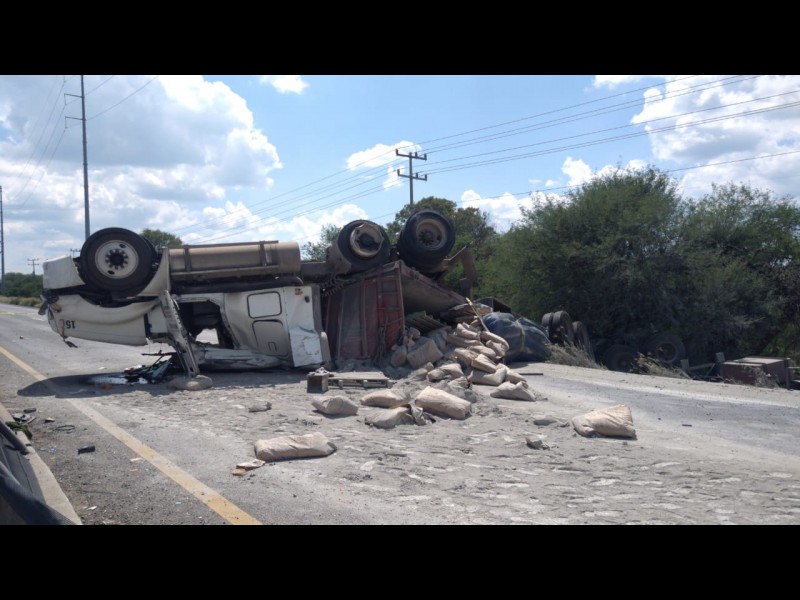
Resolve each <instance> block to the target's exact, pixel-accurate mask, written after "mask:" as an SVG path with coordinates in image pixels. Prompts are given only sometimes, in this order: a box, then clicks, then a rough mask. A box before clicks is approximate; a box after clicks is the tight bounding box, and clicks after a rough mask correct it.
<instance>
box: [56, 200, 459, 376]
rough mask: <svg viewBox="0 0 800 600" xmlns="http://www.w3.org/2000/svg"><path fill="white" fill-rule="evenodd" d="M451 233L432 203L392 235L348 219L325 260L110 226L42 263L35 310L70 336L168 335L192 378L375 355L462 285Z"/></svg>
mask: <svg viewBox="0 0 800 600" xmlns="http://www.w3.org/2000/svg"><path fill="white" fill-rule="evenodd" d="M454 240H455V232H454V230H453V225H452V223H450V221H449V220H448V219H447V218H445V217H444V216H443V215H441V214H439V213H437V212H435V211H420V212H418V213H416V214H414V215H412V216H411V217H410V218H409V220H408V221H407V222H406V224H405V225H404V227H403V229H402V230H401V232H400V234H399V236H398V241H397V244H396V245H391V244H390V241H389V238H388V236H387V234H386V231H385V230H384V229H383V228H382V227H380V226H379V225H377V224H375V223H373V222H371V221H364V220H359V221H353V222H351V223H348V224H347V225H345V226H344V227H343V228H342V230H341V232H340V234H339V236H338V237H337V239H336V241H335V242H334V243H333V244H331V246H330V247H329V248H328V250H327V255H326V258H325V260H324V261H308V260H301V255H300V248H299V245H298V244H297V242H278V241H259V242H252V243H231V244H213V245H185V246H183V247H180V248H166V247H162V248H156V247H154V246H153V245H152V244H151V243H150V242H149V241H148V240H146V239H145V238H143V237H142V236H140V235H138V234H136V233H134V232H132V231H129V230H127V229H122V228H107V229H102V230H100V231H97V232H96V233H94V234H92V235H91V236H90V237H89V238H88V239H87V240H86V242H85V243H84V244H83V246H82V248H81V252H80V255H79V256H77V257H74V258H73V257H71V256H62V257H59V258H54V259H51V260H47V261H45V262H44V263H43V268H44V276H43V287H44V291H43V294H42V300H43V304H42V307H41V309H40V314H46V315H47V319H48V322H49V324H50V327H51V328H52V329H53V331H55V332H56V333H57V334H58V335H60V336H61V337H62V338H63V339H64V341H65V342H67V343H68V344H69V345H74V344H72V342H70V341H69V339H68V338H77V339H85V340H94V341H100V342H108V343H115V344H125V345H131V346H144V345H146V344H147V343H148V342H160V343H166V344H169V345H170V346H172V348H173V349H174V351H175V352H174V356H175V357H176V358H177V361H178V362H179V364H180V366H181V367H182V368H183V370H184V371H185V372H186V373H187V374H188V375H190V376H195V375H197V374H198V373H199V372H200V370H201V368H202V369H204V370H205V369H208V370H214V369H220V370H221V369H226V370H227V369H266V368H273V367H285V368H298V367H299V368H306V369H309V370H313V369H316V368H318V367H320V366H323V365H327V364H330V363H331V361H335V360H337V359H355V360H365V359H369V360H379V359H380V358H381V357H382V356H384V355H385V353H386V352H388V350H389V349H390V348H391V347H392V345H393V344H394V343H395V342H397V341H398V340H399V339H400V338H401V337H402V335H403V333H404V331H405V324H406V318H407V317H408V316H409V315H413V314H417V313H423V314H424V315H428V314H429V315H432V316H433V317H435V316H436V315H437V314H439V313H441V312H444V311H446V310H447V309H449V308H451V307H453V306H456V305H459V304H462V303H464V301H465V296H469V295H470V293H471V285H472V284H473V283H474V280H475V271H474V267H473V266H472V261H471V257H470V255H469V250H468V248H463V249H461V250H460V251H459V252H457V253H456V254H455V255H454V256H452V257H451V258H447V256H448V254H449V253H450V251H451V250H452V248H453V244H454ZM457 263H461V264H463V265H464V267H465V273H466V274H467V277H465V278H464V279H463V280H462V282H461V284H462V289H461V292H462V293H461V294H459V293H456V292H454V291H452V290H449V289H447V288H446V287H444V286H442V285H439V283H438V280H439V279H440V278H441V277H442V276H443V275H444V274H445V273H446V272H447V271H449V270H450V269H451V268H453V266H454V265H455V264H457ZM203 340H208V341H203Z"/></svg>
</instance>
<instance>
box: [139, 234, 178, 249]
mask: <svg viewBox="0 0 800 600" xmlns="http://www.w3.org/2000/svg"><path fill="white" fill-rule="evenodd" d="M139 235H141V236H142V237H143V238H145V239H146V240H148V241H149V242H150V243H151V244H153V246H155V247H156V248H161V247H163V246H166V247H167V248H180V247H181V246H183V242H182V241H181V238H179V237H178V236H177V235H174V234H172V233H167V232H166V231H161V230H160V229H143V230H142V232H141V233H140V234H139Z"/></svg>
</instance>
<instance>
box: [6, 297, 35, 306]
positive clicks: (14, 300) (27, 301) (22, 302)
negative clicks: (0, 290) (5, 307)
mask: <svg viewBox="0 0 800 600" xmlns="http://www.w3.org/2000/svg"><path fill="white" fill-rule="evenodd" d="M0 302H2V303H4V304H13V305H15V306H32V307H34V308H39V307H40V306H41V305H42V301H41V299H40V298H19V297H17V296H0Z"/></svg>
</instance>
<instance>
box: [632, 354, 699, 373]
mask: <svg viewBox="0 0 800 600" xmlns="http://www.w3.org/2000/svg"><path fill="white" fill-rule="evenodd" d="M636 371H637V372H638V373H641V374H643V375H654V376H655V377H672V378H674V379H691V377H689V375H688V374H687V373H686V372H685V371H684V370H683V369H679V368H678V367H668V366H666V365H664V364H663V363H660V362H658V361H657V360H653V359H652V358H650V357H649V356H643V355H641V354H640V355H639V358H637V359H636Z"/></svg>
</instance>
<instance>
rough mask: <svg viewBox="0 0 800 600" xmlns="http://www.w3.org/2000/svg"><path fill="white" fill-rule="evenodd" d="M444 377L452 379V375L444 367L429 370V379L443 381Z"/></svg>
mask: <svg viewBox="0 0 800 600" xmlns="http://www.w3.org/2000/svg"><path fill="white" fill-rule="evenodd" d="M442 379H450V376H449V375H448V374H447V373H445V372H444V371H443V370H442V369H432V370H430V371H428V381H433V382H436V381H441V380H442Z"/></svg>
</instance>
